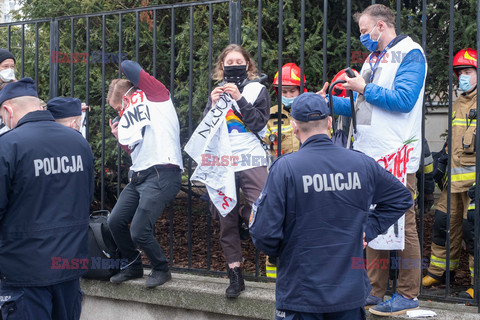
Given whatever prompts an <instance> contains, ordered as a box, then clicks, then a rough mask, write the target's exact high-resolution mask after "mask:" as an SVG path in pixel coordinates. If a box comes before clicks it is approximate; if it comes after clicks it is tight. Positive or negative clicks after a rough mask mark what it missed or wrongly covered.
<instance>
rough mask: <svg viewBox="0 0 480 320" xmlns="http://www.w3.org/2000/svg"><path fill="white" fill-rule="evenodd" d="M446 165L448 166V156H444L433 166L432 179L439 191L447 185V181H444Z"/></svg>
mask: <svg viewBox="0 0 480 320" xmlns="http://www.w3.org/2000/svg"><path fill="white" fill-rule="evenodd" d="M447 165H448V154H444V155H442V156H441V157H440V158H438V162H437V164H436V166H435V170H434V171H433V179H434V180H435V182H436V183H437V186H438V188H440V190H443V188H444V187H445V185H446V184H447V179H446V175H447V174H446V172H447Z"/></svg>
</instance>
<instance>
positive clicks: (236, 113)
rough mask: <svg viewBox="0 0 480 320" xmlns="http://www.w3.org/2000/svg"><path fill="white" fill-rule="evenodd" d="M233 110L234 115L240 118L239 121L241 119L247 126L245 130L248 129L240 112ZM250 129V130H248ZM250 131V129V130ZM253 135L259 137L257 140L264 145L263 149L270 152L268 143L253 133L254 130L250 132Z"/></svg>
mask: <svg viewBox="0 0 480 320" xmlns="http://www.w3.org/2000/svg"><path fill="white" fill-rule="evenodd" d="M232 110H233V113H234V114H235V115H236V116H237V117H238V119H240V121H242V122H243V124H244V125H245V128H248V126H247V124H246V123H245V121H243V116H242V115H241V114H240V112H238V111H237V109H236V108H232ZM248 129H249V128H248ZM249 130H250V129H249ZM250 132H251V133H253V134H254V135H255V137H257V139H258V140H259V141H260V144H261V145H262V147H263V149H264V150H265V151H267V152H268V150H269V148H268V145H267V143H266V142H265V141H264V140H263V139H262V138H260V136H259V135H258V133H256V132H253V131H252V130H250Z"/></svg>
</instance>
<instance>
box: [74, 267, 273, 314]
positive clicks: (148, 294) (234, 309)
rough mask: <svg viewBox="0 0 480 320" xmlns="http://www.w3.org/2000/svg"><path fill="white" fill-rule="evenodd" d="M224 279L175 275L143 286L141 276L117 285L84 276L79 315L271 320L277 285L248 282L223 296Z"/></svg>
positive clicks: (225, 285)
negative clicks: (155, 284)
mask: <svg viewBox="0 0 480 320" xmlns="http://www.w3.org/2000/svg"><path fill="white" fill-rule="evenodd" d="M228 283H229V282H228V279H223V278H213V277H201V276H194V275H188V274H180V273H173V274H172V281H169V282H167V283H166V284H164V285H162V286H160V287H157V288H154V289H146V288H145V277H144V278H143V279H137V280H132V281H127V282H125V283H122V284H119V285H116V284H112V283H110V282H106V281H96V280H88V279H82V283H81V285H82V290H83V291H84V292H85V297H84V302H83V307H82V317H81V319H92V320H93V319H144V320H146V319H169V320H171V319H179V320H180V319H213V320H223V319H229V320H232V319H239V320H253V319H273V315H274V314H275V284H274V283H260V282H250V281H249V282H247V283H246V289H245V291H244V292H243V293H242V294H241V295H240V297H238V298H237V299H227V298H226V297H225V289H226V288H227V286H228Z"/></svg>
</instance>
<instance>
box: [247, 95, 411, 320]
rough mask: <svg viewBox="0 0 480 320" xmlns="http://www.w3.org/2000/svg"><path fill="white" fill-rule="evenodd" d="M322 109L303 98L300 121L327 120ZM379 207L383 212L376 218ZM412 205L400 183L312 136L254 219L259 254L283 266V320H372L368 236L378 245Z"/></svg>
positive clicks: (279, 288)
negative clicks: (367, 308)
mask: <svg viewBox="0 0 480 320" xmlns="http://www.w3.org/2000/svg"><path fill="white" fill-rule="evenodd" d="M302 96H303V99H302V98H300V97H302ZM315 96H318V97H319V98H320V99H317V98H316V97H315ZM311 99H313V100H311ZM322 101H323V99H321V97H320V96H319V95H316V94H314V93H305V94H302V95H300V96H299V98H296V99H295V101H294V104H293V107H292V108H293V110H294V111H293V113H292V115H293V117H294V118H295V119H297V120H301V119H303V117H301V116H298V115H297V117H296V116H295V108H297V109H299V110H300V111H304V113H305V114H306V115H307V121H308V114H313V115H315V112H317V113H316V114H319V113H320V112H323V115H324V118H325V117H326V115H328V107H327V105H326V103H322ZM323 102H324V101H323ZM318 104H320V105H318ZM304 109H306V110H304ZM316 109H318V111H317V110H316ZM297 114H298V113H297ZM298 118H301V119H298ZM320 119H321V118H320ZM301 121H305V119H303V120H301ZM371 204H376V207H375V209H373V210H371V211H370V206H371ZM411 205H412V200H411V196H410V193H409V192H408V190H407V189H406V188H405V186H403V185H402V184H401V183H400V182H399V180H398V179H396V178H395V177H394V176H393V175H392V174H390V173H389V172H387V171H386V170H385V169H383V168H382V167H380V166H379V165H378V164H377V163H376V162H375V161H374V160H373V159H371V158H370V157H368V156H366V155H364V154H362V153H360V152H357V151H352V150H347V149H345V148H342V147H340V146H338V145H335V144H333V142H332V141H331V139H330V138H329V137H328V136H327V135H326V134H318V135H313V136H310V137H309V138H308V139H306V141H304V142H303V144H302V146H301V147H300V150H299V151H297V152H296V153H292V154H288V155H285V156H283V157H280V158H279V159H278V160H277V161H276V162H274V164H273V165H272V167H271V169H270V173H269V176H268V179H267V182H266V185H265V188H264V190H263V191H262V193H261V195H260V197H259V199H258V200H257V202H256V204H255V206H254V209H253V211H252V216H251V219H250V220H251V221H250V234H251V236H252V239H253V243H254V244H255V246H256V247H257V248H258V249H260V250H262V251H263V252H264V253H265V254H267V255H269V256H273V257H278V258H279V260H278V261H279V263H278V265H277V268H278V269H277V282H276V309H277V313H276V319H297V318H296V316H295V314H298V313H301V314H302V317H303V318H308V319H349V320H350V319H360V318H362V317H364V315H362V314H363V313H364V311H363V305H364V303H365V299H366V297H367V295H368V292H369V291H370V286H369V283H368V279H367V278H366V272H365V268H364V265H363V241H362V238H363V233H364V232H365V233H366V241H367V242H368V241H370V240H372V239H374V238H375V237H376V236H377V235H378V234H380V233H382V232H384V231H386V230H387V229H388V227H389V226H390V225H392V224H393V223H394V222H395V221H396V220H398V219H399V218H400V217H401V216H402V215H403V214H404V213H405V211H406V210H407V209H408V208H409V207H410V206H411ZM325 315H327V316H325ZM328 315H330V316H328ZM324 316H325V317H324ZM303 318H302V319H303Z"/></svg>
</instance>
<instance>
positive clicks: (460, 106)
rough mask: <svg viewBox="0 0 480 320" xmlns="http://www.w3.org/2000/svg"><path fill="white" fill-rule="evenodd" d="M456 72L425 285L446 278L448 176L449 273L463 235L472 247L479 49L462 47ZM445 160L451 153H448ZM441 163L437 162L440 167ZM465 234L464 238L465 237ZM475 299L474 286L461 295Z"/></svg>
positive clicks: (453, 265) (457, 255)
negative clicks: (448, 169) (447, 168)
mask: <svg viewBox="0 0 480 320" xmlns="http://www.w3.org/2000/svg"><path fill="white" fill-rule="evenodd" d="M453 71H454V72H455V74H456V75H457V77H458V88H459V89H460V90H461V91H463V93H462V94H461V95H460V96H459V97H458V99H457V100H456V101H455V103H454V104H453V106H452V133H451V134H452V145H451V146H447V148H446V151H447V153H450V154H451V175H450V177H445V175H444V172H446V171H445V170H444V171H443V172H441V171H436V172H435V176H436V177H437V179H436V180H437V184H438V185H439V187H440V189H442V193H441V195H440V199H439V201H438V205H437V207H436V210H435V216H434V224H433V234H432V253H431V256H430V265H429V267H428V273H427V275H426V276H425V277H424V278H423V280H422V284H423V286H426V287H429V286H432V285H437V284H440V283H442V282H443V281H444V280H445V271H446V263H447V261H446V259H447V256H446V247H445V244H446V237H447V232H448V230H446V229H447V228H446V227H447V197H448V194H447V192H448V191H447V188H446V184H447V182H446V181H447V179H448V180H450V184H451V194H450V199H451V200H450V272H454V271H455V270H456V269H457V267H458V264H459V258H460V254H461V250H462V238H463V240H464V241H465V243H466V244H467V251H469V250H468V248H472V247H473V246H472V245H470V246H469V243H470V244H471V243H473V242H474V239H473V238H472V236H473V233H472V232H471V230H472V228H473V220H474V219H469V214H468V207H469V203H470V198H469V196H468V190H469V189H470V187H472V185H473V184H474V182H475V159H476V156H475V129H476V121H477V51H476V50H473V49H471V48H467V49H463V50H460V51H459V52H458V53H457V54H456V55H455V57H453ZM444 158H445V163H446V162H447V161H448V156H445V157H444ZM439 167H440V166H439V165H437V168H439ZM462 233H463V237H462ZM468 253H469V267H470V272H471V275H472V283H473V261H474V260H473V251H471V252H468ZM459 295H460V296H462V297H465V298H472V299H473V288H470V289H468V290H467V291H466V292H462V293H460V294H459Z"/></svg>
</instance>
